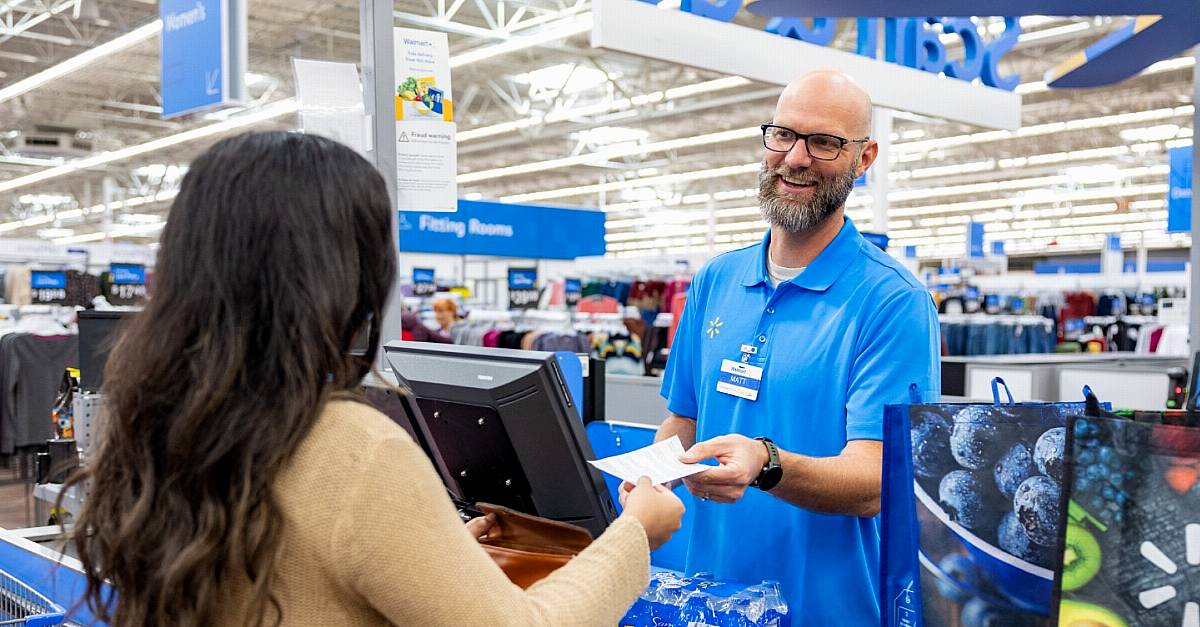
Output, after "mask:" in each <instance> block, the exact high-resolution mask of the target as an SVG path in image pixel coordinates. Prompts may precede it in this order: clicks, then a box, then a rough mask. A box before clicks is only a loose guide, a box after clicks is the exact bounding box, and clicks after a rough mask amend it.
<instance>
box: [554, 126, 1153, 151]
mask: <svg viewBox="0 0 1200 627" xmlns="http://www.w3.org/2000/svg"><path fill="white" fill-rule="evenodd" d="M571 137H572V138H574V139H576V140H578V141H581V142H583V143H585V144H590V145H594V146H607V145H609V144H625V143H630V142H640V141H642V140H643V139H646V138H647V137H650V132H649V131H647V130H645V129H641V128H628V127H625V126H600V127H597V128H590V129H587V130H583V131H579V132H578V133H571ZM1172 137H1174V135H1172Z"/></svg>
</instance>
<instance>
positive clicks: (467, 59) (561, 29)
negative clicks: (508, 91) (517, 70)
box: [450, 12, 592, 69]
mask: <svg viewBox="0 0 1200 627" xmlns="http://www.w3.org/2000/svg"><path fill="white" fill-rule="evenodd" d="M590 30H592V14H591V13H590V12H588V13H581V14H579V15H576V16H572V17H568V18H564V19H562V20H559V21H558V22H555V23H554V24H552V25H549V26H548V27H547V28H546V30H543V31H540V32H538V33H535V34H533V35H524V36H522V37H513V38H512V39H509V40H508V41H504V42H501V43H498V44H491V45H487V46H481V47H479V48H474V49H471V50H468V51H466V52H463V53H461V54H457V55H455V56H452V57H450V67H451V69H453V68H457V67H461V66H464V65H468V64H471V63H476V62H479V61H484V60H486V59H491V58H493V57H498V56H500V55H502V54H508V53H510V52H516V51H518V50H526V49H528V48H533V47H535V46H540V45H542V44H547V43H550V42H552V41H558V40H559V39H566V38H567V37H572V36H574V35H580V34H583V33H586V32H588V31H590Z"/></svg>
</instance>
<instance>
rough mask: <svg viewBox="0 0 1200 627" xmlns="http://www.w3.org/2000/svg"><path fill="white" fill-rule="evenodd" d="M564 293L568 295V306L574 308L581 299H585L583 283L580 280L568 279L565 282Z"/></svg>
mask: <svg viewBox="0 0 1200 627" xmlns="http://www.w3.org/2000/svg"><path fill="white" fill-rule="evenodd" d="M563 283H564V285H563V288H564V289H563V291H564V292H565V294H566V298H567V306H568V307H574V306H576V305H578V304H579V299H580V298H582V297H583V281H580V280H579V279H567V280H565V281H563Z"/></svg>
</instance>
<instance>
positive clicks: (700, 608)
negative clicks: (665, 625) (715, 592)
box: [674, 590, 718, 627]
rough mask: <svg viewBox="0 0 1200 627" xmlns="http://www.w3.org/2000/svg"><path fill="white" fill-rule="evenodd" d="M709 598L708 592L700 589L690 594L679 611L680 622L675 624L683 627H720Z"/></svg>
mask: <svg viewBox="0 0 1200 627" xmlns="http://www.w3.org/2000/svg"><path fill="white" fill-rule="evenodd" d="M709 598H711V597H710V596H709V595H708V594H705V593H704V592H700V591H698V590H697V591H693V592H691V593H690V594H688V596H687V598H686V600H685V601H684V604H683V609H682V611H680V612H679V622H677V623H674V624H676V625H680V626H681V627H718V626H717V617H716V614H714V613H713V611H712V608H710V607H709V606H708V600H709Z"/></svg>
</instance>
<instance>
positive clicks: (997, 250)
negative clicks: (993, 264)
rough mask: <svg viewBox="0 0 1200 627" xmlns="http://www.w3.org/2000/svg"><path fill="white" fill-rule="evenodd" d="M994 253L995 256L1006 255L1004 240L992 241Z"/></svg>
mask: <svg viewBox="0 0 1200 627" xmlns="http://www.w3.org/2000/svg"><path fill="white" fill-rule="evenodd" d="M992 255H993V256H995V257H1003V256H1004V255H1005V252H1004V242H992Z"/></svg>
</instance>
